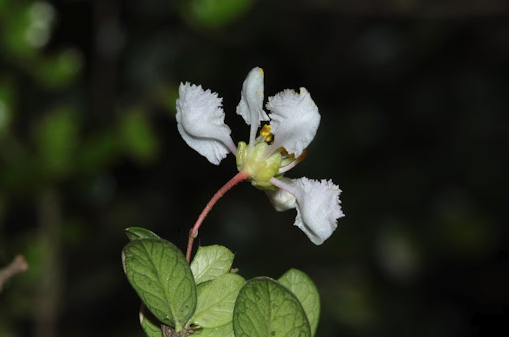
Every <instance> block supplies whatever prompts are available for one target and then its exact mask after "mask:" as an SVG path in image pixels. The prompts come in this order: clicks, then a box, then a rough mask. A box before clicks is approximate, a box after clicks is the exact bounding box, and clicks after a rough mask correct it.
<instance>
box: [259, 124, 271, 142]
mask: <svg viewBox="0 0 509 337" xmlns="http://www.w3.org/2000/svg"><path fill="white" fill-rule="evenodd" d="M260 136H262V137H265V141H266V142H267V143H270V142H271V141H272V138H273V136H274V135H273V134H272V133H270V125H269V124H265V125H264V126H263V127H262V128H261V130H260Z"/></svg>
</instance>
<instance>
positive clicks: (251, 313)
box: [233, 277, 311, 337]
mask: <svg viewBox="0 0 509 337" xmlns="http://www.w3.org/2000/svg"><path fill="white" fill-rule="evenodd" d="M233 331H234V332H235V336H236V337H241V336H249V337H267V336H286V337H310V336H311V330H310V327H309V322H308V319H307V317H306V313H305V312H304V309H303V308H302V305H301V304H300V302H299V300H298V299H297V297H295V295H294V294H292V293H291V292H290V291H289V290H288V289H287V288H286V287H284V286H282V285H281V284H279V283H278V282H277V281H275V280H273V279H271V278H268V277H257V278H254V279H252V280H249V281H248V282H247V283H246V284H245V286H244V287H243V288H242V289H241V290H240V293H239V296H238V297H237V301H236V303H235V309H234V311H233Z"/></svg>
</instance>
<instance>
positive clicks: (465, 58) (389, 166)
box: [0, 0, 509, 337]
mask: <svg viewBox="0 0 509 337" xmlns="http://www.w3.org/2000/svg"><path fill="white" fill-rule="evenodd" d="M508 9H509V6H508V5H507V3H506V2H504V1H496V0H491V1H481V0H470V1H452V0H449V1H427V2H424V1H420V0H415V1H411V0H402V1H396V0H394V1H389V0H384V1H376V2H375V1H368V0H364V1H353V0H344V1H332V0H319V1H303V0H301V1H284V0H281V1H269V0H258V1H257V0H240V1H236V0H235V1H234V0H189V1H171V0H166V1H163V0H146V1H124V2H121V1H106V0H104V1H84V0H67V1H65V0H61V1H55V2H52V3H47V2H34V1H28V0H25V1H21V0H1V1H0V266H3V265H6V264H8V263H9V262H10V261H11V259H12V258H13V256H14V255H15V254H18V253H21V254H23V255H25V257H26V258H27V260H28V262H29V264H30V267H31V268H30V271H29V272H27V273H23V274H19V275H17V276H15V277H14V278H12V279H11V280H10V282H9V283H8V284H7V285H6V287H5V289H4V290H3V292H2V293H1V294H0V335H1V336H44V337H45V336H91V335H94V336H117V335H118V336H142V334H143V333H142V331H141V328H139V326H138V306H139V300H138V298H137V296H136V294H135V292H134V291H133V290H132V289H131V288H130V286H129V284H128V282H127V280H126V278H125V276H124V274H123V272H122V267H121V262H120V251H121V249H122V247H123V245H125V244H126V242H127V238H126V237H125V235H124V228H125V227H128V226H133V225H136V226H145V227H147V228H149V229H151V230H153V231H155V232H156V233H158V234H159V235H161V236H162V237H164V238H166V239H168V240H170V241H172V242H174V243H175V244H177V245H178V246H179V247H181V248H182V249H184V247H185V245H186V236H187V233H188V230H189V229H190V227H191V226H192V224H193V223H194V221H195V220H196V218H197V216H198V214H199V213H200V212H201V209H202V208H203V206H204V205H205V204H206V202H207V201H208V199H209V198H210V197H211V196H212V195H213V193H214V192H215V191H216V190H217V189H218V188H219V187H220V186H222V185H223V184H224V183H225V182H226V181H227V180H228V179H229V178H231V177H232V176H233V175H234V174H235V173H236V168H235V161H234V158H233V157H232V156H229V157H228V158H226V159H225V160H223V162H222V163H221V165H220V166H218V167H215V166H214V165H211V164H209V163H208V161H207V160H206V159H205V158H204V157H201V156H200V155H199V154H198V153H196V152H195V151H193V150H192V149H190V148H189V147H188V146H187V145H186V144H185V143H184V141H183V140H182V139H181V137H180V135H179V134H178V132H177V128H176V121H175V118H174V116H175V99H176V98H177V89H178V85H179V83H180V82H181V81H190V82H192V83H195V84H201V85H203V86H204V87H205V88H210V89H211V90H212V91H215V92H218V93H219V96H221V97H223V98H224V101H223V102H224V108H225V111H226V122H227V124H228V125H229V126H230V127H231V129H232V136H233V138H234V140H235V141H236V142H238V141H240V140H247V138H248V133H249V130H248V127H247V126H246V125H245V124H244V123H243V120H242V118H240V117H239V116H237V115H236V114H235V107H236V105H237V104H238V101H239V99H240V89H241V85H242V82H243V80H244V78H245V76H246V74H247V73H248V71H249V70H250V69H251V68H252V67H254V66H260V67H262V68H263V69H264V71H265V93H266V97H268V96H272V95H274V94H276V93H277V92H279V91H281V90H283V89H286V88H299V87H301V86H305V87H306V88H307V89H308V90H309V92H310V93H311V95H312V97H313V99H314V101H315V102H316V104H317V105H318V107H319V109H320V113H321V115H322V122H321V125H320V128H319V130H318V134H317V136H316V138H315V140H314V141H313V143H312V144H311V145H310V147H309V148H308V151H309V155H308V157H307V159H306V160H305V161H304V162H303V163H301V164H300V165H299V166H298V167H297V168H295V169H294V170H292V171H291V172H290V173H289V174H288V176H289V177H300V176H306V177H309V178H315V179H321V178H327V179H332V180H333V181H334V182H335V183H336V184H339V185H340V187H341V189H342V190H343V194H342V195H341V200H342V206H343V210H344V212H345V214H346V217H345V218H343V219H340V220H339V222H338V229H337V230H336V232H335V233H334V234H333V235H332V237H331V238H330V239H328V240H327V241H326V242H325V243H324V244H323V245H322V246H315V245H313V244H312V243H311V242H310V241H309V240H308V239H307V237H306V236H305V235H304V234H303V233H302V232H301V231H300V230H298V229H297V228H295V227H293V226H292V224H293V221H294V217H295V211H287V212H284V213H278V212H276V211H274V210H273V208H272V206H271V205H270V203H269V202H268V200H267V198H266V197H265V196H264V194H263V193H262V192H260V191H258V190H256V189H255V188H253V187H251V186H250V185H249V184H247V183H244V184H241V185H240V186H238V187H236V188H235V189H233V190H232V191H230V192H229V193H228V194H226V195H225V197H224V198H223V199H221V201H220V202H219V203H218V205H217V206H216V207H215V208H214V209H213V211H212V212H211V214H210V215H209V217H208V218H207V219H206V221H205V223H204V226H203V228H202V230H201V231H200V236H199V238H198V240H197V242H199V243H200V244H202V245H208V244H216V243H218V244H223V245H226V246H227V247H228V248H230V249H231V250H232V251H234V252H235V253H236V260H235V262H234V266H235V267H237V268H239V269H240V274H241V275H243V276H244V277H246V278H251V277H254V276H259V275H267V276H271V277H273V278H278V277H279V276H280V275H281V274H283V273H284V272H285V271H286V270H287V269H289V268H291V267H295V268H299V269H301V270H303V271H305V272H306V273H308V274H309V275H310V276H311V278H312V279H313V280H314V281H315V282H316V284H317V287H318V288H319V290H320V293H321V296H322V313H321V321H320V324H319V328H318V332H317V336H345V337H347V336H359V337H365V336H366V337H367V336H444V337H446V336H447V337H450V336H475V335H483V336H489V335H495V328H496V327H497V325H498V324H501V323H503V321H504V318H505V319H507V317H508V310H509V309H508V303H509V265H508V262H509V256H508V252H507V249H506V247H507V246H506V245H507V243H508V242H507V241H508V240H507V238H508V226H507V210H506V204H507V200H508V199H507V191H508V187H509V186H508V179H507V172H509V171H508V168H509V165H508V164H509V151H508V144H509V139H508V138H509V137H508V135H509V117H508V113H509V76H508V75H509V62H508V61H509V19H508V16H507V14H508ZM502 328H503V331H501V332H497V333H496V335H497V336H502V335H505V334H507V331H508V329H507V327H506V326H505V327H504V326H502Z"/></svg>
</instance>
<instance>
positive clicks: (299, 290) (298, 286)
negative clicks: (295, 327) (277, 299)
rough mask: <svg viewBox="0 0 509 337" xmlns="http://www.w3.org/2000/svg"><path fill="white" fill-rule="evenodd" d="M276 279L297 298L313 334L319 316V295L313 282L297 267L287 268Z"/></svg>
mask: <svg viewBox="0 0 509 337" xmlns="http://www.w3.org/2000/svg"><path fill="white" fill-rule="evenodd" d="M278 281H279V283H281V284H282V285H284V286H285V287H287V288H288V289H290V291H291V292H292V293H293V294H294V295H295V296H297V298H298V299H299V301H300V303H301V304H302V307H303V308H304V311H305V312H306V316H307V317H308V320H309V326H310V327H311V335H312V336H314V335H315V333H316V328H317V327H318V320H319V317H320V295H319V294H318V290H317V289H316V286H315V284H314V283H313V281H312V280H311V278H309V276H307V275H306V274H305V273H304V272H302V271H300V270H297V269H290V270H288V271H287V272H286V273H284V275H283V276H281V277H280V278H279V280H278Z"/></svg>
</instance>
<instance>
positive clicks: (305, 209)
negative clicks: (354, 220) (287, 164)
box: [292, 177, 345, 245]
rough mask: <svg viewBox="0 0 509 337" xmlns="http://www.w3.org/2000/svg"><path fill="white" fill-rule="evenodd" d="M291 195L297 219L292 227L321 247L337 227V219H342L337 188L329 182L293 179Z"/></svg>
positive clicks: (339, 191)
mask: <svg viewBox="0 0 509 337" xmlns="http://www.w3.org/2000/svg"><path fill="white" fill-rule="evenodd" d="M292 188H293V191H292V192H293V193H294V195H295V197H296V199H297V207H296V208H297V217H296V218H295V223H294V225H295V226H297V227H299V228H300V229H302V230H303V231H304V233H306V235H307V236H308V237H309V239H310V240H311V242H313V243H314V244H315V245H321V244H322V243H323V242H324V241H325V240H326V239H327V238H329V237H330V236H331V235H332V233H333V232H334V230H335V229H336V227H337V219H339V218H341V217H344V216H345V215H344V214H343V211H342V210H341V205H340V203H341V201H340V200H339V194H340V193H341V190H340V189H339V186H337V185H334V184H333V183H332V181H330V180H325V179H324V180H321V181H318V180H312V179H308V178H305V177H304V178H300V179H294V180H293V183H292Z"/></svg>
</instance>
